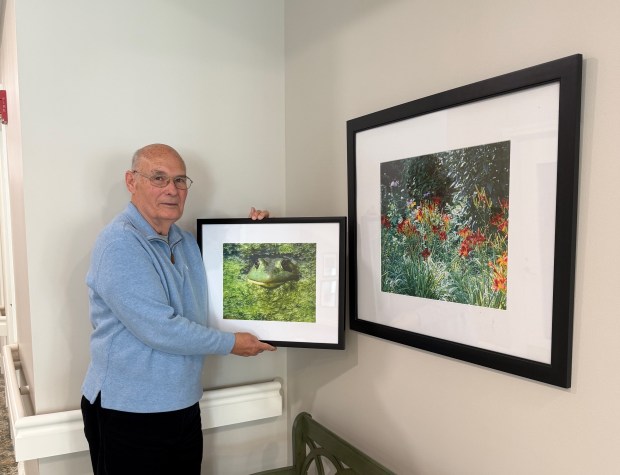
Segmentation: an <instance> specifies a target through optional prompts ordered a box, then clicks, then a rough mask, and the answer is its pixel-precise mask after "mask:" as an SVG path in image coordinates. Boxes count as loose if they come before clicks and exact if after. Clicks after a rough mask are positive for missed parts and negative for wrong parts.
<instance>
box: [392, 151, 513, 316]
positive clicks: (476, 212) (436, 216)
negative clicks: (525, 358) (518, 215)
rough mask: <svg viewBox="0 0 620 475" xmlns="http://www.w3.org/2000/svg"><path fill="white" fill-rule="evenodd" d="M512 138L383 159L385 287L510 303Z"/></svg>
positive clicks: (462, 299)
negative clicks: (401, 157)
mask: <svg viewBox="0 0 620 475" xmlns="http://www.w3.org/2000/svg"><path fill="white" fill-rule="evenodd" d="M509 154H510V143H509V142H500V143H496V144H488V145H482V146H479V147H469V148H464V149H459V150H450V151H447V152H441V153H437V154H432V155H426V156H423V157H415V158H409V159H405V160H398V161H394V162H388V163H383V164H381V288H382V290H383V291H384V292H393V293H398V294H403V295H412V296H418V297H424V298H432V299H436V300H446V301H451V302H458V303H466V304H470V305H478V306H485V307H491V308H500V309H505V308H506V293H507V264H508V253H507V249H508V185H509V179H508V178H509V175H508V174H509V168H510V163H509V158H510V157H509Z"/></svg>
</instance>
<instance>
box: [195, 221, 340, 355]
mask: <svg viewBox="0 0 620 475" xmlns="http://www.w3.org/2000/svg"><path fill="white" fill-rule="evenodd" d="M345 236H346V217H319V218H269V219H265V220H260V221H252V220H251V219H198V222H197V237H198V245H199V247H200V250H201V252H202V258H203V262H204V266H205V271H206V274H207V289H208V290H207V292H208V302H209V303H208V324H209V326H210V327H212V328H217V329H219V330H223V331H229V332H249V333H252V334H254V335H256V336H257V337H258V338H259V339H260V340H262V341H266V342H268V343H270V344H272V345H274V346H287V347H299V348H324V349H344V309H345V298H344V293H345Z"/></svg>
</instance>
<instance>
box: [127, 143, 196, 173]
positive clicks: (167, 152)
mask: <svg viewBox="0 0 620 475" xmlns="http://www.w3.org/2000/svg"><path fill="white" fill-rule="evenodd" d="M160 158H175V159H177V160H179V161H180V162H181V163H182V164H183V168H185V162H184V161H183V158H182V157H181V155H180V154H179V152H177V151H176V150H175V149H174V148H172V147H171V146H170V145H166V144H163V143H153V144H150V145H145V146H144V147H142V148H140V149H138V150H136V152H135V153H134V154H133V158H132V159H131V169H132V170H137V169H138V168H139V167H140V165H142V162H143V161H144V160H149V161H152V160H154V159H160Z"/></svg>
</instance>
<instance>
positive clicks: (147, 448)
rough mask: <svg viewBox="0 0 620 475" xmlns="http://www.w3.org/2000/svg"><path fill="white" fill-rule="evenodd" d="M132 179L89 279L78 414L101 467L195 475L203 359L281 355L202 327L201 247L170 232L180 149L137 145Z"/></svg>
mask: <svg viewBox="0 0 620 475" xmlns="http://www.w3.org/2000/svg"><path fill="white" fill-rule="evenodd" d="M125 183H126V185H127V189H128V190H129V192H130V193H131V202H130V203H129V204H128V206H127V208H126V209H125V211H123V212H122V213H121V214H119V215H118V216H117V217H116V218H115V219H114V220H113V221H112V222H111V223H110V224H109V225H108V226H107V227H106V228H105V229H104V230H103V231H102V232H101V234H100V235H99V237H98V239H97V242H96V244H95V247H94V249H93V253H92V258H91V265H90V269H89V271H88V275H87V277H86V283H87V285H88V288H89V299H90V319H91V323H92V326H93V332H92V336H91V362H90V366H89V368H88V372H87V374H86V377H85V380H84V384H83V386H82V392H83V397H82V413H83V417H84V431H85V434H86V437H87V439H88V442H89V446H90V453H91V461H92V464H93V470H94V473H95V474H97V475H99V474H113V475H118V474H132V475H136V474H149V475H153V474H160V473H161V474H171V473H179V474H184V475H185V474H199V473H200V466H201V461H202V446H203V444H202V426H201V421H200V409H199V407H198V401H199V400H200V398H201V396H202V385H201V372H202V368H203V361H204V357H205V355H207V354H220V355H225V354H229V353H232V354H235V355H241V356H254V355H257V354H259V353H262V352H263V351H265V350H267V351H273V350H275V348H274V347H273V346H271V345H269V344H266V343H263V342H261V341H259V340H258V339H257V338H256V337H255V336H254V335H251V334H249V333H234V334H233V333H226V332H221V331H218V330H215V329H211V328H208V327H207V326H206V308H207V306H206V295H207V289H206V285H207V284H206V277H205V271H204V266H203V263H202V258H201V255H200V250H199V248H198V245H197V243H196V240H195V238H194V237H193V236H192V235H191V234H190V233H188V232H187V231H183V230H182V229H180V228H179V227H178V226H176V225H175V224H174V223H175V222H176V221H177V220H178V219H179V218H180V217H181V216H182V215H183V208H184V206H185V199H186V198H187V193H188V189H189V187H190V185H191V183H192V181H191V179H190V178H189V177H188V176H187V175H186V169H185V163H184V162H183V159H182V158H181V156H180V155H179V154H178V153H177V151H176V150H174V149H173V148H172V147H170V146H168V145H163V144H152V145H147V146H146V147H143V148H141V149H140V150H138V151H137V152H136V153H135V154H134V157H133V160H132V164H131V170H128V171H127V172H126V173H125ZM268 215H269V213H268V212H267V211H261V210H255V209H254V208H252V209H251V211H250V217H251V218H252V219H262V218H264V217H267V216H268Z"/></svg>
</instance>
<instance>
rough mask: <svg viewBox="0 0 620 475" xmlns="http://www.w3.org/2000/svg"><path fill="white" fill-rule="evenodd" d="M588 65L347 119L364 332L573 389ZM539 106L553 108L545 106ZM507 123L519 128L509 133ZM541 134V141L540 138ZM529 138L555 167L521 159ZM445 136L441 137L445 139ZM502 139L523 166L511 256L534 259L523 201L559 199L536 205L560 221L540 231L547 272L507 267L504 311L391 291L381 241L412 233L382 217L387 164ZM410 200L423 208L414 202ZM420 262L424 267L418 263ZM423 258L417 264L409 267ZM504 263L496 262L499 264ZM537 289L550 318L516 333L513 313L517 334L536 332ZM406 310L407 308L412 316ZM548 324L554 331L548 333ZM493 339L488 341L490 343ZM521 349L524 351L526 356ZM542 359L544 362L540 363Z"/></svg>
mask: <svg viewBox="0 0 620 475" xmlns="http://www.w3.org/2000/svg"><path fill="white" fill-rule="evenodd" d="M582 63H583V59H582V55H580V54H576V55H572V56H568V57H565V58H561V59H557V60H554V61H550V62H547V63H544V64H540V65H537V66H533V67H529V68H527V69H522V70H518V71H515V72H511V73H508V74H504V75H501V76H498V77H494V78H491V79H486V80H483V81H480V82H476V83H473V84H469V85H466V86H462V87H458V88H456V89H452V90H448V91H445V92H441V93H438V94H434V95H431V96H428V97H424V98H421V99H417V100H414V101H411V102H407V103H405V104H401V105H397V106H394V107H390V108H388V109H384V110H380V111H378V112H374V113H370V114H368V115H364V116H362V117H358V118H355V119H352V120H349V121H347V161H348V209H349V213H348V214H349V275H350V281H349V282H350V306H349V308H350V327H351V329H352V330H355V331H358V332H362V333H365V334H369V335H373V336H376V337H379V338H382V339H386V340H390V341H393V342H397V343H400V344H404V345H408V346H411V347H415V348H418V349H421V350H425V351H429V352H433V353H437V354H440V355H444V356H448V357H451V358H455V359H458V360H462V361H465V362H469V363H473V364H476V365H480V366H484V367H488V368H492V369H495V370H499V371H502V372H505V373H510V374H514V375H518V376H521V377H524V378H529V379H532V380H536V381H540V382H544V383H548V384H550V385H554V386H558V387H563V388H569V387H570V385H571V366H572V338H573V295H574V273H575V250H576V229H577V203H578V201H577V198H578V179H579V174H578V169H579V141H580V120H581V94H582V92H581V83H582ZM539 97H540V98H541V99H540V100H541V101H542V103H543V105H542V106H539V103H538V100H539ZM528 104H529V105H528ZM539 109H542V110H543V113H544V112H545V111H546V115H545V117H547V116H549V117H552V118H553V120H552V121H551V122H552V124H551V125H549V129H548V130H547V129H545V130H544V131H543V130H542V129H543V128H544V127H546V125H545V126H544V127H543V126H542V125H541V124H542V122H544V121H543V120H542V118H541V119H540V120H539V116H538V115H537V114H538V113H539ZM513 116H514V117H513ZM521 116H523V117H521ZM541 117H542V116H541ZM504 121H512V122H508V124H509V125H506V126H505V128H502V127H504V125H501V124H504ZM442 127H445V128H442ZM530 128H531V129H535V132H532V131H528V129H530ZM489 131H490V132H489ZM528 133H530V134H531V133H535V134H538V136H537V138H536V140H538V137H540V136H542V137H543V138H544V142H545V144H547V145H540V147H539V148H536V147H538V145H532V146H531V147H532V150H533V151H534V153H533V154H532V155H533V156H534V157H536V156H537V154H538V152H540V153H539V155H540V157H539V158H536V160H538V162H540V163H543V164H544V166H540V167H539V166H538V165H536V166H534V165H532V166H530V165H527V166H526V169H525V171H523V170H520V169H518V168H519V167H520V166H521V165H519V163H521V162H519V161H517V160H516V158H519V159H520V158H522V157H523V156H525V154H524V153H522V152H519V150H523V149H525V148H527V147H526V146H530V145H531V144H533V143H534V139H533V138H531V137H530V138H529V139H523V138H522V137H525V136H526V135H527V134H528ZM435 136H436V137H440V136H441V137H440V138H437V139H435V138H433V137H435ZM429 137H431V138H429ZM515 137H516V138H515ZM532 137H533V136H532ZM496 139H497V140H496ZM468 140H471V142H468ZM500 140H509V141H510V143H511V146H513V149H514V154H515V155H514V157H516V158H511V159H510V160H511V161H510V179H509V180H508V181H509V183H510V195H511V197H510V212H511V214H510V225H509V226H508V231H507V237H506V240H507V241H506V242H507V244H506V245H507V246H510V247H511V250H510V255H511V256H512V255H513V250H514V255H515V256H517V255H519V254H520V255H525V253H524V252H523V248H524V247H525V244H524V243H525V242H526V238H525V235H526V228H527V226H529V225H530V221H528V220H527V219H523V218H519V213H517V210H518V209H519V207H521V208H524V207H525V204H523V203H529V202H528V201H527V200H529V199H530V198H529V195H526V190H528V187H532V188H536V190H540V191H537V193H532V194H540V197H539V198H538V202H541V201H543V200H542V196H543V195H544V193H549V194H550V195H551V196H550V197H549V198H550V200H544V201H545V202H544V203H541V205H540V206H539V207H535V209H536V212H537V213H539V214H540V215H541V216H544V217H547V218H549V219H546V220H544V219H541V220H540V221H541V222H543V224H540V225H538V224H537V225H536V226H538V228H539V231H540V234H541V235H543V238H541V241H544V242H545V243H548V244H545V245H544V246H542V247H541V248H540V249H536V246H535V245H534V248H535V251H537V254H538V255H540V256H539V257H540V259H536V265H537V266H538V267H539V268H540V269H541V270H540V272H539V274H540V275H538V274H536V275H534V276H529V275H528V273H527V268H526V267H525V265H524V264H523V259H521V260H517V259H516V258H515V259H512V260H511V261H510V264H508V265H507V269H508V274H509V277H508V285H507V291H506V292H507V299H506V302H507V303H506V304H505V308H504V309H500V310H495V309H493V310H487V309H486V308H482V309H480V308H478V307H476V306H472V305H465V304H463V303H454V302H442V301H439V300H433V299H428V298H420V297H417V296H415V295H413V296H412V295H396V294H392V293H390V292H383V291H382V285H383V281H382V278H383V277H382V273H383V272H384V270H385V269H383V268H382V265H383V264H382V263H381V262H382V259H385V261H386V262H388V260H387V257H381V253H382V252H384V251H385V250H386V249H387V247H384V246H383V244H382V241H381V239H383V238H382V237H381V236H382V234H381V233H386V234H387V231H382V227H381V226H382V223H383V221H382V219H383V220H384V221H385V223H384V225H385V226H384V227H385V229H388V228H387V227H388V226H394V227H396V226H398V225H399V224H400V225H401V230H402V228H403V225H402V223H403V220H404V219H405V218H402V217H401V218H398V219H399V220H400V221H395V218H393V217H392V218H389V217H388V216H386V215H382V208H381V206H382V202H381V200H382V199H383V198H382V196H383V195H382V194H381V193H382V190H385V189H387V188H386V186H387V185H386V184H385V183H383V184H382V182H381V180H382V177H381V176H380V174H381V170H382V168H381V166H382V164H384V163H387V162H392V161H394V160H400V159H410V158H412V157H413V158H420V157H422V156H425V157H427V156H429V155H430V154H435V156H436V157H437V156H439V155H437V154H438V153H440V152H445V151H453V150H457V149H459V150H460V149H461V147H467V146H471V145H480V144H484V143H490V142H495V141H500ZM528 141H529V142H528ZM524 144H525V146H523V145H524ZM545 147H547V148H545ZM554 147H555V148H554ZM547 149H548V150H547ZM512 153H513V152H512V151H511V154H512ZM519 153H521V154H519ZM527 156H528V157H529V155H527ZM528 160H529V158H528V159H525V160H523V162H528ZM418 163H421V162H418ZM442 163H443V162H442ZM554 163H555V166H554V165H553V164H554ZM403 166H404V165H403ZM528 167H529V168H528ZM539 168H540V169H541V170H542V169H543V168H544V169H546V170H547V172H545V173H546V175H545V177H547V178H549V180H546V179H544V178H545V177H543V176H540V175H539V172H538V169H539ZM554 168H555V169H554ZM403 170H404V168H403ZM412 176H414V177H415V176H420V175H408V176H407V178H408V179H409V180H413V179H412V178H411V177H412ZM529 180H531V181H529ZM537 180H538V182H537ZM508 181H507V183H508ZM546 181H549V182H550V183H551V182H554V181H555V193H554V194H553V187H552V186H548V187H547V186H546ZM396 183H398V180H393V181H392V182H391V183H390V185H393V184H396ZM405 184H406V186H405V187H401V189H402V190H405V191H404V192H403V195H402V196H405V197H406V196H407V192H408V191H407V190H409V189H411V188H412V187H413V186H414V185H413V181H408V182H406V183H405ZM532 184H533V185H532ZM551 184H553V183H551ZM381 186H383V187H384V188H383V189H382V188H381ZM416 186H417V185H416ZM545 189H546V191H545ZM513 190H515V196H514V197H513ZM549 190H551V191H549ZM385 196H387V194H386V195H385ZM525 197H527V198H525ZM513 198H514V202H513ZM532 199H534V198H532ZM384 201H387V200H384ZM410 201H411V203H415V202H414V201H413V200H412V199H411V200H410ZM521 201H523V203H521ZM547 201H549V202H547ZM513 206H514V209H515V213H514V214H515V217H514V219H513V213H512V212H513ZM544 210H548V211H544ZM521 214H524V213H521ZM390 219H392V220H391V221H390ZM407 219H408V218H407ZM446 219H449V217H448V218H446ZM406 224H410V223H406ZM394 227H390V228H389V229H390V230H393V229H394ZM410 229H412V228H410ZM394 233H395V231H393V234H394ZM394 235H396V234H394ZM508 236H510V237H508ZM397 237H398V238H399V239H400V238H401V236H397ZM403 239H404V238H403ZM386 242H387V241H386ZM529 244H532V243H529V242H528V246H529ZM534 244H536V243H534ZM528 249H529V248H528ZM546 250H549V251H550V252H549V253H548V254H549V255H545V254H546V252H544V251H546ZM427 251H428V249H427ZM385 252H386V255H388V252H387V251H385ZM506 252H507V251H506ZM377 254H379V257H377ZM507 255H508V254H505V256H507ZM415 259H417V260H418V261H419V262H422V261H421V260H420V258H419V257H418V256H416V257H415ZM424 259H426V257H424ZM413 260H414V258H413V257H412V258H411V259H410V261H408V262H413ZM418 261H416V262H418ZM513 262H514V264H513ZM386 265H387V264H386ZM493 265H494V262H491V261H489V266H490V267H492V266H493ZM530 278H531V279H533V280H531V279H530ZM536 279H539V280H540V281H541V282H544V283H546V284H545V285H543V286H541V289H540V290H539V288H538V287H533V285H534V283H533V282H535V281H536ZM513 284H514V285H513ZM521 288H522V290H523V292H521V290H519V291H520V292H521V294H519V295H516V293H515V294H512V295H511V293H510V292H511V290H513V289H514V290H515V292H517V289H521ZM532 288H534V290H535V291H536V292H539V293H540V302H538V303H539V305H538V304H537V305H536V309H535V311H534V314H537V315H538V314H539V317H536V318H535V319H533V320H532V322H531V323H528V324H527V325H530V326H529V327H528V326H524V327H523V328H521V329H520V330H518V331H516V332H513V333H511V332H512V331H513V330H512V329H511V328H510V325H509V324H504V323H503V322H502V318H503V317H502V315H510V316H509V319H510V320H511V321H513V322H516V323H515V326H517V327H519V326H520V325H525V324H524V323H522V322H521V321H520V319H529V318H530V317H529V313H528V311H526V310H524V309H526V308H527V307H528V305H529V304H528V301H527V298H529V297H527V290H528V289H532ZM392 304H394V305H392ZM396 304H398V305H401V304H402V307H398V305H396ZM513 304H514V305H513ZM406 305H408V307H406ZM395 307H398V308H407V310H403V311H401V312H400V313H402V314H404V315H400V314H399V311H396V310H394V308H395ZM461 308H464V309H465V310H463V314H462V315H461V314H459V312H461V310H460V309H461ZM515 309H520V310H515ZM470 311H471V312H470ZM502 311H503V312H505V313H503V314H502ZM407 312H411V313H407ZM467 312H469V313H467ZM476 312H477V313H476ZM485 312H486V313H485ZM487 313H488V314H489V316H487ZM481 315H482V316H481ZM435 318H436V320H435ZM439 322H441V323H439ZM474 322H475V323H474ZM470 325H475V326H470ZM493 325H497V326H498V327H502V326H506V328H507V329H506V330H505V331H503V330H502V331H503V334H502V335H501V336H499V337H498V339H499V341H491V342H490V343H489V341H487V340H486V338H487V336H488V335H491V336H492V337H495V333H499V331H498V330H497V327H494V326H493ZM539 327H542V328H541V329H540V330H538V328H539ZM429 328H430V329H431V331H428V329H429ZM530 328H536V331H532V332H530V331H528V330H529V329H530ZM494 332H495V333H494ZM469 333H472V334H474V336H470V335H469ZM481 334H484V337H480V335H481ZM539 337H540V340H541V342H542V343H541V346H540V347H539V346H537V345H538V344H539V341H538V340H536V341H528V339H529V338H532V339H534V338H539ZM489 338H490V337H489ZM513 342H514V343H513ZM504 343H506V344H505V345H504ZM528 345H529V346H530V347H532V348H534V350H532V353H533V354H532V355H530V354H529V353H528V351H529V350H527V349H526V348H527V347H528ZM513 346H514V348H516V349H515V350H513ZM506 348H508V350H506ZM521 348H524V350H523V353H521ZM537 351H539V353H540V354H536V352H537Z"/></svg>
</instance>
